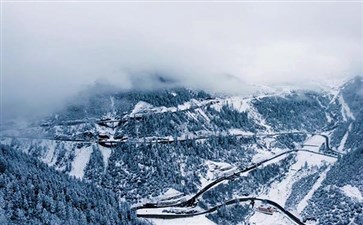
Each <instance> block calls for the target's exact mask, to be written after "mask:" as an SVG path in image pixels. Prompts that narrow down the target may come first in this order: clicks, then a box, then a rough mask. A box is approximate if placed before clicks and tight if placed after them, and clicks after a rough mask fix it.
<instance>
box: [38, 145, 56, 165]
mask: <svg viewBox="0 0 363 225" xmlns="http://www.w3.org/2000/svg"><path fill="white" fill-rule="evenodd" d="M56 145H57V143H56V142H55V141H49V143H46V148H47V150H46V153H45V155H44V157H43V158H42V159H41V160H42V161H43V162H44V163H46V164H48V165H49V166H53V165H54V164H55V162H56V160H54V157H55V155H54V152H55V148H56Z"/></svg>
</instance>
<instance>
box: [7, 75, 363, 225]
mask: <svg viewBox="0 0 363 225" xmlns="http://www.w3.org/2000/svg"><path fill="white" fill-rule="evenodd" d="M362 84H363V80H362V78H360V77H357V78H355V79H352V80H350V81H348V82H347V83H345V84H344V85H342V86H340V87H337V88H332V89H328V90H321V91H304V90H284V91H283V92H281V91H278V92H266V93H265V92H263V93H260V94H258V95H252V96H243V97H241V96H218V95H215V94H208V93H206V92H204V91H195V90H189V89H185V88H172V89H163V90H149V91H141V90H137V91H136V90H135V91H128V92H125V91H115V90H114V89H112V91H111V90H108V91H102V92H99V91H95V92H94V93H88V94H86V95H82V96H80V97H79V98H78V99H77V100H76V101H73V102H72V104H69V105H68V106H67V107H66V108H64V109H63V110H61V111H59V112H57V113H55V114H54V115H51V116H49V117H48V118H45V119H44V120H42V121H33V122H31V123H30V124H28V125H27V126H23V127H21V126H15V125H13V124H9V125H6V126H2V130H1V138H0V141H1V144H3V145H7V146H8V147H9V148H12V149H14V150H19V151H21V152H24V153H27V154H28V155H31V156H32V157H36V158H38V159H39V160H41V161H43V162H44V163H46V164H48V165H49V166H51V167H53V168H54V169H56V170H58V171H61V172H63V173H66V174H69V175H71V176H74V177H76V178H79V179H81V180H82V181H83V182H86V183H90V184H91V183H92V185H93V184H95V185H97V186H98V187H99V188H102V189H107V190H110V191H112V192H113V193H115V194H116V195H117V196H118V198H119V199H120V201H127V202H128V203H129V204H131V205H132V207H133V208H134V209H135V210H136V213H137V215H138V216H139V217H148V218H150V221H152V222H154V223H156V224H163V223H165V222H166V221H167V222H168V220H161V219H160V218H164V219H168V218H169V217H170V216H173V215H174V217H178V216H175V215H182V216H181V217H185V218H180V219H174V220H173V221H174V223H186V222H188V221H189V222H190V221H191V223H196V221H199V222H200V223H206V224H208V223H211V224H213V223H217V224H247V223H251V224H253V223H255V224H294V223H299V222H296V221H294V217H293V216H295V217H296V219H297V220H298V221H300V222H301V221H302V222H301V223H305V222H306V223H316V224H349V223H351V224H363V218H362V216H361V212H362V210H363V201H362V199H363V197H362V193H363V182H362V180H363V179H362V178H363V177H362V174H361V173H360V171H361V169H363V168H362V165H363V155H362V149H363V148H362V146H363V143H362V137H363V114H362V113H363V86H362ZM198 193H199V194H198ZM196 194H197V195H196ZM233 199H240V201H241V203H240V204H237V205H236V204H230V205H229V206H226V205H223V203H226V202H228V201H230V200H233ZM267 200H268V201H267ZM269 201H272V202H273V203H269ZM184 203H185V204H184ZM269 204H277V205H279V206H281V207H282V208H283V210H282V209H279V207H278V206H276V205H275V206H273V208H271V211H266V210H270V209H268V208H267V207H268V205H269ZM227 205H228V204H227ZM216 206H218V207H217V208H215V211H211V210H212V209H214V207H216ZM264 210H265V211H264ZM287 213H290V214H292V216H289V215H288V214H287ZM199 214H200V215H199ZM168 215H169V216H168ZM192 215H194V217H192ZM187 217H188V218H187ZM189 217H190V218H189ZM193 221H194V222H193ZM168 224H170V223H168Z"/></svg>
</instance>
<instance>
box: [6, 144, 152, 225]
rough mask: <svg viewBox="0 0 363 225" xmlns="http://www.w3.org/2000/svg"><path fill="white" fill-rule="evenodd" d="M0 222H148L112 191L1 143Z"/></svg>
mask: <svg viewBox="0 0 363 225" xmlns="http://www.w3.org/2000/svg"><path fill="white" fill-rule="evenodd" d="M0 224H4V225H5V224H9V225H10V224H110V225H111V224H135V225H136V224H140V225H141V224H146V223H145V222H142V221H140V220H138V219H137V218H136V217H135V214H134V213H133V212H131V211H130V209H129V207H128V205H126V204H125V203H120V202H119V200H118V199H117V198H116V196H115V195H114V194H113V193H111V192H110V191H105V190H102V189H100V188H97V187H95V186H94V185H91V184H86V183H83V182H80V181H78V180H75V179H72V178H70V177H68V176H66V175H65V174H61V173H59V172H56V171H55V170H54V169H52V168H49V167H48V166H47V165H46V164H44V163H42V162H39V161H38V160H36V159H33V158H32V157H31V156H29V155H26V154H24V153H22V152H19V151H15V150H13V149H11V148H9V147H6V146H3V145H1V146H0Z"/></svg>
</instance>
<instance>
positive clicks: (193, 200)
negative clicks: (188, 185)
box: [131, 149, 337, 210]
mask: <svg viewBox="0 0 363 225" xmlns="http://www.w3.org/2000/svg"><path fill="white" fill-rule="evenodd" d="M293 152H309V153H313V154H317V155H324V156H327V157H332V158H337V157H336V156H335V155H329V154H325V153H320V152H314V151H311V150H306V149H294V150H289V151H286V152H283V153H280V154H278V155H275V156H274V157H271V158H269V159H265V160H263V161H261V162H258V163H255V164H253V165H252V166H250V167H248V168H245V169H242V170H240V171H238V172H235V173H233V174H231V175H229V176H225V177H220V178H218V179H216V180H214V181H213V182H211V183H209V184H208V185H206V186H205V187H203V188H202V189H201V190H199V191H198V192H197V193H196V194H194V195H193V196H192V197H191V198H190V199H188V200H185V201H183V202H178V203H172V204H158V203H146V204H144V205H141V206H136V207H133V208H131V209H133V210H138V209H147V208H167V207H189V206H193V205H195V204H196V200H197V199H198V198H199V197H200V196H201V195H202V194H203V193H204V192H206V191H208V190H210V189H211V188H213V187H215V186H216V185H217V184H219V183H221V182H223V181H226V180H234V179H236V178H237V177H238V176H239V175H241V174H243V173H247V172H249V171H252V170H254V169H256V168H257V167H259V166H261V165H263V164H265V163H267V162H269V161H272V160H274V159H276V158H279V157H281V156H283V155H286V154H290V153H293Z"/></svg>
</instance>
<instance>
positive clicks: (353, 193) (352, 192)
mask: <svg viewBox="0 0 363 225" xmlns="http://www.w3.org/2000/svg"><path fill="white" fill-rule="evenodd" d="M340 189H341V190H342V191H343V192H344V194H345V195H346V196H348V197H350V198H353V199H356V200H358V201H360V202H363V195H362V193H361V192H360V191H359V189H358V188H357V187H354V186H352V185H350V184H348V185H345V186H344V187H341V188H340Z"/></svg>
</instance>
